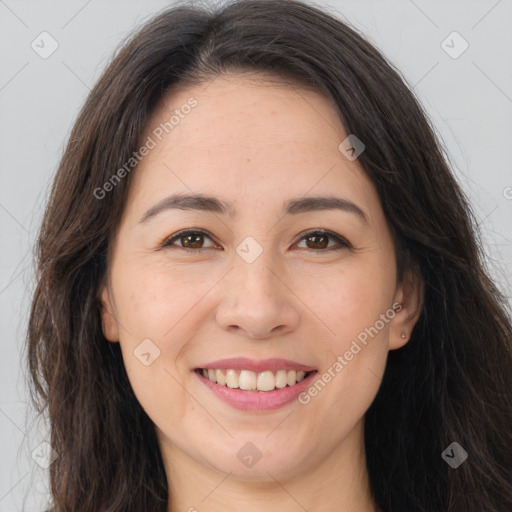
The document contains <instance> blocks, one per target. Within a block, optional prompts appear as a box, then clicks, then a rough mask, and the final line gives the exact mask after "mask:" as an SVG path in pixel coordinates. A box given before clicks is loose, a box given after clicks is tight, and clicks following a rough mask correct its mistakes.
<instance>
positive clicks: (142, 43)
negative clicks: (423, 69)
mask: <svg viewBox="0 0 512 512" xmlns="http://www.w3.org/2000/svg"><path fill="white" fill-rule="evenodd" d="M228 70H235V71H236V70H238V71H242V70H245V71H251V70H252V71H255V72H258V71H260V72H262V71H265V72H271V73H273V74H275V76H276V77H280V78H281V79H286V80H288V81H291V82H293V83H295V84H298V85H299V86H303V87H312V88H314V89H315V90H318V91H319V92H321V93H323V94H324V95H325V97H326V98H328V99H329V100H330V101H332V104H333V108H335V109H336V110H337V113H338V114H339V116H340V119H341V121H342V123H343V125H344V127H345V130H346V132H347V133H354V134H356V136H357V137H358V138H359V139H360V140H361V141H363V143H364V144H365V145H366V149H365V151H364V152H363V153H362V154H361V155H360V156H359V159H358V161H359V163H360V164H361V165H362V167H363V168H364V171H365V173H366V174H367V176H368V177H369V179H371V181H372V182H373V183H374V184H375V186H376V187H377V190H378V192H379V195H380V199H381V202H382V206H383V209H384V213H385V215H386V217H387V219H388V222H389V224H390V226H391V229H392V231H393V233H394V236H395V242H396V249H397V254H398V256H397V269H398V273H399V276H400V278H402V277H403V276H404V275H405V273H406V272H407V271H415V272H417V273H418V274H419V275H420V277H421V280H422V282H423V285H424V302H423V309H422V313H421V316H420V318H419V320H418V322H417V324H416V326H415V328H414V330H413V332H412V335H411V339H410V341H409V342H408V343H407V344H406V345H405V346H404V347H403V348H401V349H399V350H395V351H391V352H390V353H389V356H388V363H387V367H386V370H385V374H384V378H383V381H382V384H381V387H380V389H379V392H378V394H377V396H376V398H375V400H374V402H373V403H372V405H371V407H370V408H369V410H368V411H367V413H366V417H365V447H366V453H367V465H368V471H369V476H370V484H371V489H372V492H373V495H374V498H375V500H376V502H377V504H378V505H379V507H380V508H381V509H382V511H384V512H404V511H405V512H411V511H416V512H446V511H450V512H482V511H484V510H485V511H486V512H505V511H507V510H512V478H511V476H512V437H511V432H512V402H511V390H512V349H511V332H512V325H511V319H510V314H509V312H508V309H507V308H508V304H507V302H506V300H505V298H504V297H503V295H502V294H501V293H500V291H499V290H498V289H497V288H496V286H495V285H494V284H493V282H492V281H491V280H490V279H489V277H488V271H487V270H486V268H485V265H484V258H483V253H482V249H481V247H482V243H481V241H480V238H479V235H478V231H477V229H476V222H475V219H474V217H473V214H472V213H471V209H470V206H469V204H468V202H467V200H466V198H465V196H464V194H463V192H462V191H461V189H460V188H459V186H458V184H457V183H456V181H455V179H454V177H453V176H452V174H451V171H450V169H449V166H448V164H447V161H448V157H447V156H446V155H444V154H443V151H442V150H441V147H440V142H439V140H438V138H437V136H436V135H435V132H434V129H433V128H432V126H431V123H430V121H429V120H428V117H427V115H426V113H425V112H424V110H423V109H422V107H421V105H420V104H419V102H418V101H417V99H415V97H414V95H413V94H412V93H411V91H410V88H409V87H408V86H407V82H406V81H405V79H404V78H402V77H401V75H400V73H399V72H398V71H397V70H396V69H395V68H394V67H393V66H392V64H390V63H389V62H388V61H387V60H386V59H385V58H384V57H383V56H382V55H381V53H380V52H379V51H378V50H377V49H376V48H374V47H373V46H372V45H371V44H369V43H368V42H367V41H366V40H365V39H364V38H363V37H362V36H361V35H359V34H358V33H357V31H356V30H355V29H354V28H353V27H351V26H350V25H349V24H348V23H347V22H342V21H340V20H339V19H337V18H335V17H334V16H332V15H330V14H328V13H327V12H324V11H323V10H322V9H320V8H318V7H315V6H312V5H311V4H309V5H308V4H306V3H304V2H300V1H292V0H287V1H275V0H241V1H236V2H232V3H230V4H228V5H224V6H222V7H218V8H215V9H214V8H208V7H197V6H186V5H178V6H175V7H173V8H169V9H167V10H166V11H165V12H163V13H161V14H159V15H158V16H156V17H155V18H154V19H152V20H151V21H149V22H148V23H147V24H146V25H145V26H144V27H142V29H141V30H139V31H138V32H137V33H136V34H135V35H133V36H132V37H131V39H129V40H128V41H127V42H126V43H125V44H124V46H123V47H122V48H121V49H120V51H119V52H118V53H117V54H116V56H115V58H114V59H113V61H112V62H111V64H110V65H109V66H108V68H107V69H106V70H105V72H104V73H103V75H102V76H101V78H100V80H99V81H98V83H97V84H96V86H95V87H94V89H93V90H92V91H91V93H90V94H89V96H88V98H87V100H86V102H85V104H84V106H83V108H82V110H81V112H80V114H79V116H78V119H77V121H76V123H75V125H74V128H73V130H72V132H71V135H70V138H69V142H68V144H67V147H66V149H65V153H64V155H63V157H62V160H61V162H60V166H59V169H58V171H57V174H56V177H55V181H54V183H53V188H52V191H51V195H50V198H49V201H48V205H47V208H46V212H45V215H44V219H43V223H42V227H41V231H40V235H39V238H38V241H37V247H36V248H37V288H36V290H35V293H34V297H33V302H32V308H31V313H30V320H29V326H28V335H27V343H28V345H27V347H28V363H29V368H30V375H31V383H32V385H33V390H32V399H33V401H34V404H35V405H36V407H37V408H38V411H39V412H42V411H46V412H47V413H48V415H49V418H50V428H51V444H52V446H53V447H54V448H55V449H56V450H57V452H58V453H59V457H58V458H57V460H56V461H55V462H54V463H53V464H52V465H51V467H50V481H51V491H52V495H53V499H54V504H55V509H54V510H55V511H58V512H86V511H87V512H99V511H110V512H117V511H119V512H130V511H133V512H141V511H146V510H147V511H151V512H154V511H165V510H167V505H168V502H169V500H170V499H172V496H168V487H167V480H166V475H165V471H164V466H163V462H162V457H161V454H160V450H159V446H158V443H157V439H156V435H155V432H154V425H153V423H152V422H151V420H150V418H149V417H148V416H147V415H146V413H145V412H144V410H143V409H142V407H141V405H140V404H139V403H138V401H137V399H136V397H135V395H134V393H133V391H132V389H131V386H130V383H129V380H128V378H127V376H126V372H125V368H124V365H123V360H122V357H121V352H120V348H119V344H114V343H109V342H107V340H106V339H105V338H104V336H103V333H102V328H101V320H100V309H99V308H100V306H99V297H98V290H99V285H100V283H101V282H102V280H103V279H105V276H106V271H107V254H108V248H109V244H112V236H113V234H114V233H115V231H116V227H117V225H118V221H119V219H120V215H121V213H122V210H123V205H124V203H125V200H126V196H127V191H128V186H129V184H130V181H131V179H130V178H131V175H132V174H133V172H136V170H133V171H132V172H131V173H128V175H127V176H126V177H125V178H124V179H122V180H120V181H119V183H117V184H116V186H115V187H112V190H110V191H109V192H108V193H107V194H105V195H104V197H103V198H102V199H98V198H97V195H98V194H96V195H95V194H94V191H95V190H97V189H98V187H102V185H103V184H104V183H106V182H107V181H108V180H109V179H110V178H111V175H112V174H113V173H115V172H116V170H117V169H119V168H121V167H122V166H123V165H124V164H125V163H126V162H127V161H128V160H129V159H130V157H131V156H132V154H133V152H134V151H136V150H137V149H138V147H139V144H140V137H141V134H142V133H143V130H144V128H145V125H146V122H147V119H148V116H149V114H150V113H151V112H152V110H153V109H154V108H155V106H156V105H157V104H158V101H159V100H160V99H161V98H162V97H163V95H164V94H165V93H166V91H167V90H168V89H169V88H170V87H171V86H173V85H175V84H182V85H186V84H193V83H196V84H197V83H203V82H204V81H205V80H207V79H208V78H211V77H213V76H216V75H218V74H220V73H223V72H225V71H228ZM452 442H457V443H459V444H460V445H461V446H462V447H463V448H464V449H465V450H466V452H467V453H468V455H469V456H468V459H467V460H466V461H465V462H464V463H463V464H462V465H460V466H459V467H458V468H457V469H452V468H451V467H450V466H449V465H448V464H447V463H446V462H445V460H443V458H442V457H441V453H442V452H443V450H445V448H447V447H448V446H449V445H450V444H451V443H452Z"/></svg>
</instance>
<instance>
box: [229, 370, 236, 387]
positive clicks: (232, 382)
mask: <svg viewBox="0 0 512 512" xmlns="http://www.w3.org/2000/svg"><path fill="white" fill-rule="evenodd" d="M226 384H227V386H228V388H237V387H238V374H237V373H236V371H235V370H227V371H226Z"/></svg>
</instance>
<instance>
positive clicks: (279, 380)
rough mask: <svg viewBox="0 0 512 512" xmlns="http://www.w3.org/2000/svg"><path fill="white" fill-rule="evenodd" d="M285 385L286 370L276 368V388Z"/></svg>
mask: <svg viewBox="0 0 512 512" xmlns="http://www.w3.org/2000/svg"><path fill="white" fill-rule="evenodd" d="M284 387H286V370H277V373H276V388H284Z"/></svg>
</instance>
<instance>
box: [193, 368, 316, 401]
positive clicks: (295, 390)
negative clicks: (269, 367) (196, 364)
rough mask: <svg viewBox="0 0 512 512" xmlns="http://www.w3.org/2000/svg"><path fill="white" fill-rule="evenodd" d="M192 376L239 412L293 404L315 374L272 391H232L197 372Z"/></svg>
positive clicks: (312, 373)
mask: <svg viewBox="0 0 512 512" xmlns="http://www.w3.org/2000/svg"><path fill="white" fill-rule="evenodd" d="M194 374H195V375H197V377H198V378H199V379H200V380H201V382H202V383H203V384H204V385H205V386H207V387H208V388H209V389H211V390H212V391H213V392H214V393H215V394H216V395H217V396H218V397H219V398H220V399H221V400H222V401H224V402H226V403H227V404H229V405H231V406H232V407H234V408H235V409H240V410H241V411H271V410H275V409H279V408H280V407H284V406H285V405H287V404H289V403H291V402H293V401H294V400H295V399H296V398H297V396H298V395H300V393H302V392H303V391H304V390H305V389H306V388H307V387H308V386H310V385H311V382H312V380H313V378H314V377H315V375H316V374H317V372H316V371H314V372H311V373H310V374H309V375H308V376H307V377H306V378H305V379H303V380H301V381H300V382H299V383H298V384H295V385H293V386H286V387H284V388H280V389H277V388H276V389H274V391H242V390H241V389H238V388H236V389H232V388H229V387H227V386H221V385H220V384H217V383H215V382H212V381H211V380H210V379H207V378H206V377H204V376H203V375H201V374H199V373H197V372H194Z"/></svg>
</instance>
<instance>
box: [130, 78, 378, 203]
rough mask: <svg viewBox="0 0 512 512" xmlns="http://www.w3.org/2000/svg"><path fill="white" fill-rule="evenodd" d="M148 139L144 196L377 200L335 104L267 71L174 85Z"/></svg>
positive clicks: (138, 176)
mask: <svg viewBox="0 0 512 512" xmlns="http://www.w3.org/2000/svg"><path fill="white" fill-rule="evenodd" d="M148 137H149V138H151V140H152V141H153V142H154V144H152V145H153V146H154V147H153V148H152V149H151V150H150V151H149V154H148V155H147V156H145V157H144V158H143V159H142V161H141V162H140V164H139V165H138V167H137V171H136V172H135V173H134V174H135V175H134V177H133V179H134V180H135V181H136V185H135V186H134V187H132V188H133V190H135V191H137V193H138V194H139V196H140V195H141V194H142V195H151V196H152V197H157V196H163V195H165V193H169V192H174V191H179V192H187V193H189V192H191V191H193V192H199V193H212V192H215V195H217V196H224V198H225V199H226V200H227V201H230V202H231V201H233V200H234V199H236V198H237V197H238V196H240V195H244V196H247V197H251V198H253V199H255V200H257V199H258V198H259V199H260V200H265V201H267V202H268V199H269V194H271V197H276V198H280V197H281V196H282V197H284V196H290V197H292V196H293V197H300V196H303V195H306V194H307V193H308V192H309V191H311V192H314V193H318V194H321V193H327V192H329V193H333V192H339V193H340V194H345V195H346V194H349V195H351V196H352V198H353V199H357V198H358V199H359V201H360V202H361V201H368V200H370V201H372V200H375V199H376V192H375V190H374V189H373V187H372V185H371V183H370V182H369V180H368V179H367V178H366V176H365V175H364V173H363V172H362V169H361V167H360V166H359V164H358V163H357V161H350V160H348V159H347V158H345V157H344V156H343V155H342V153H341V152H340V149H339V145H340V143H341V142H342V141H343V140H344V139H345V138H346V137H347V134H346V133H345V130H344V128H343V125H342V124H341V121H340V119H339V117H338V115H337V113H336V110H335V108H334V106H333V105H332V104H331V103H330V102H329V101H328V100H327V99H326V98H325V97H324V96H323V95H321V94H320V93H318V92H315V91H312V90H308V89H304V88H301V87H300V86H293V85H290V84H285V83H279V82H276V80H275V79H273V80H266V76H265V75H261V76H256V77H255V76H254V75H243V74H227V75H222V76H219V77H216V78H214V79H211V80H210V81H208V82H206V83H204V84H201V85H194V86H190V87H175V88H174V89H172V90H170V91H169V92H168V93H167V94H166V96H165V97H164V98H163V100H162V101H161V103H160V105H159V106H158V108H157V109H156V110H155V111H154V113H153V115H152V116H151V117H150V119H149V121H148V123H147V126H146V130H145V133H144V135H143V137H142V139H141V141H142V143H144V142H145V141H147V140H148ZM364 195H366V196H368V195H370V196H371V197H366V198H364V197H362V196H364ZM276 204H277V203H276ZM281 204H282V201H281V202H280V203H279V204H278V206H280V205H281Z"/></svg>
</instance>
